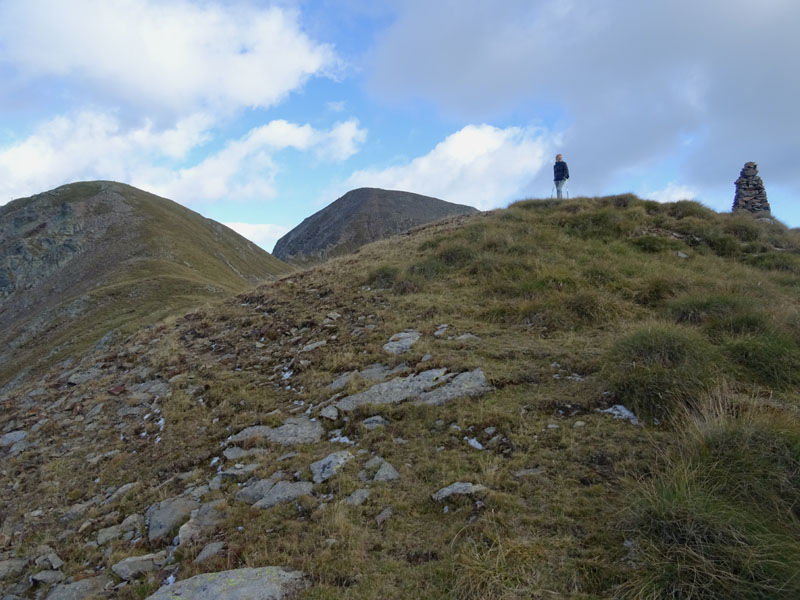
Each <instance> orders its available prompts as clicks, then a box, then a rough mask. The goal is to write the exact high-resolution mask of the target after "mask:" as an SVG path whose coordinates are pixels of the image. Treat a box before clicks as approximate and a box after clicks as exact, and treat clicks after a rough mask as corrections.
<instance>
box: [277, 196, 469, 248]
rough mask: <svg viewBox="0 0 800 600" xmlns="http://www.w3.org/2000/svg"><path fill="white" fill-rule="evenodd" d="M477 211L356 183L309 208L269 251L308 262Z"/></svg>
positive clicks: (467, 207)
mask: <svg viewBox="0 0 800 600" xmlns="http://www.w3.org/2000/svg"><path fill="white" fill-rule="evenodd" d="M473 212H477V210H476V209H474V208H473V207H471V206H465V205H463V204H453V203H451V202H445V201H443V200H439V199H437V198H431V197H430V196H421V195H419V194H412V193H410V192H401V191H395V190H382V189H378V188H359V189H357V190H352V191H350V192H347V193H346V194H345V195H344V196H342V197H341V198H339V199H338V200H336V201H335V202H333V203H331V204H330V205H328V206H326V207H325V208H323V209H322V210H321V211H319V212H317V213H314V214H313V215H311V216H310V217H308V218H307V219H305V220H304V221H303V222H302V223H300V225H298V226H297V227H295V228H294V229H292V230H291V231H290V232H289V233H287V234H286V235H285V236H283V237H282V238H281V239H279V240H278V243H277V244H275V249H274V250H273V251H272V252H273V254H274V255H275V256H277V257H278V258H280V259H281V260H286V261H289V262H298V263H303V262H309V261H311V262H313V261H319V260H326V259H328V258H330V257H333V256H339V255H342V254H347V253H349V252H353V251H354V250H356V249H357V248H359V247H361V246H363V245H365V244H369V243H370V242H375V241H377V240H382V239H385V238H387V237H390V236H392V235H397V234H398V233H402V232H404V231H408V230H409V229H411V228H412V227H418V226H419V225H424V224H426V223H431V222H433V221H438V220H440V219H444V218H445V217H450V216H454V215H461V214H466V213H473Z"/></svg>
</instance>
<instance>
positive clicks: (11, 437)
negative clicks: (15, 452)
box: [0, 431, 28, 448]
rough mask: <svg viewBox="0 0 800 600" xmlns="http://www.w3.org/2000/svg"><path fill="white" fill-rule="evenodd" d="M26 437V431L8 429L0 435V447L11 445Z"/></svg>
mask: <svg viewBox="0 0 800 600" xmlns="http://www.w3.org/2000/svg"><path fill="white" fill-rule="evenodd" d="M26 437H28V432H27V431H10V432H8V433H5V434H3V435H1V436H0V447H3V448H4V447H6V446H12V445H14V444H16V443H17V442H21V441H22V440H24V439H25V438H26Z"/></svg>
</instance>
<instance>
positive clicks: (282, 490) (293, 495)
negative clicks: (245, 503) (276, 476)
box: [253, 481, 314, 508]
mask: <svg viewBox="0 0 800 600" xmlns="http://www.w3.org/2000/svg"><path fill="white" fill-rule="evenodd" d="M313 488H314V484H313V483H311V482H310V481H279V482H278V483H276V484H275V485H274V486H272V488H271V489H270V490H269V491H268V492H267V493H266V495H265V496H264V497H263V498H262V499H261V500H259V501H258V502H256V503H255V504H254V505H253V506H254V507H255V508H271V507H273V506H276V505H278V504H283V503H284V502H292V501H293V500H296V499H297V498H300V497H301V496H308V495H309V494H311V490H312V489H313Z"/></svg>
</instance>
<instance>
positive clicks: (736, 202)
mask: <svg viewBox="0 0 800 600" xmlns="http://www.w3.org/2000/svg"><path fill="white" fill-rule="evenodd" d="M735 185H736V195H735V196H734V199H733V210H734V211H737V210H746V211H747V212H751V213H754V214H758V215H761V216H769V215H770V214H771V211H770V208H769V202H768V201H767V192H766V190H765V189H764V182H763V181H761V177H759V176H758V165H757V164H756V163H754V162H747V163H745V164H744V168H743V169H742V171H741V173H740V174H739V179H737V180H736V182H735Z"/></svg>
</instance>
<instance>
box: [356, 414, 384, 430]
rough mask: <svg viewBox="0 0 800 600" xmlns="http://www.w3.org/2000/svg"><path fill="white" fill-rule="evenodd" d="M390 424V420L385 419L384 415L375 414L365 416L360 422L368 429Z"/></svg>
mask: <svg viewBox="0 0 800 600" xmlns="http://www.w3.org/2000/svg"><path fill="white" fill-rule="evenodd" d="M390 424H391V421H390V420H389V419H387V418H385V417H382V416H380V415H375V416H373V417H367V418H366V419H364V421H363V422H362V425H364V428H365V429H369V430H372V429H375V428H377V427H385V426H386V425H390Z"/></svg>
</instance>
